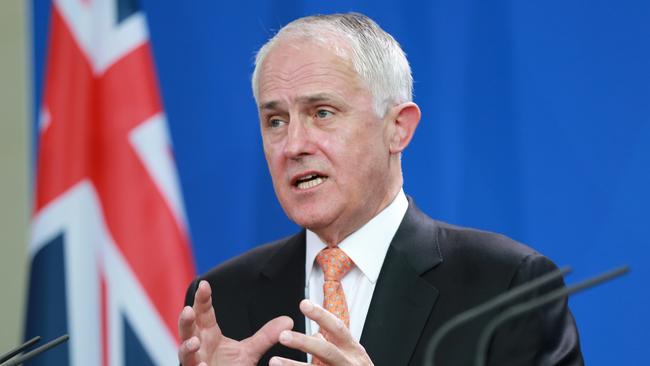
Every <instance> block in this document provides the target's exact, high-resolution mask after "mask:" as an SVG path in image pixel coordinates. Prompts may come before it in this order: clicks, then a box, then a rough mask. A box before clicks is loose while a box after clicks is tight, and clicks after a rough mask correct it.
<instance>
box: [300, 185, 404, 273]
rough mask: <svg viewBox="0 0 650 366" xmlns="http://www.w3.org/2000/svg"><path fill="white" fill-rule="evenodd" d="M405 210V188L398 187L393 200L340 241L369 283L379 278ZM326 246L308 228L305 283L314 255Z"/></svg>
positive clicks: (310, 270)
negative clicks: (398, 189)
mask: <svg viewBox="0 0 650 366" xmlns="http://www.w3.org/2000/svg"><path fill="white" fill-rule="evenodd" d="M407 209H408V200H407V199H406V195H405V194H404V190H402V189H400V191H399V193H397V196H395V198H394V199H393V202H391V203H390V204H389V205H388V206H387V207H386V208H384V209H383V210H382V211H381V212H380V213H379V214H377V215H376V216H375V217H373V218H372V219H371V220H370V221H368V222H367V223H366V224H365V225H363V226H362V227H361V228H359V230H357V231H355V232H353V233H352V234H350V235H349V236H348V237H347V238H345V239H344V240H343V241H342V242H341V243H339V248H340V249H341V250H343V252H345V254H347V256H348V257H350V259H352V261H353V262H354V264H355V265H356V267H357V268H359V270H361V272H363V274H364V275H365V276H366V277H367V278H368V280H370V281H371V282H372V283H375V282H376V281H377V278H378V277H379V272H380V271H381V266H382V264H383V263H384V258H385V257H386V253H387V252H388V247H389V246H390V242H391V241H392V240H393V236H395V233H396V232H397V229H398V228H399V225H400V223H401V222H402V219H403V218H404V214H405V213H406V210H407ZM326 246H327V245H326V244H325V243H323V241H322V240H321V239H320V238H319V237H318V235H316V234H315V233H314V232H313V231H311V230H307V252H306V257H305V279H306V281H307V283H309V277H310V276H311V273H312V269H313V267H314V260H315V259H316V256H317V255H318V253H319V252H320V251H321V250H322V249H323V248H325V247H326Z"/></svg>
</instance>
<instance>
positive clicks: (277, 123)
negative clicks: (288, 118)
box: [268, 118, 287, 128]
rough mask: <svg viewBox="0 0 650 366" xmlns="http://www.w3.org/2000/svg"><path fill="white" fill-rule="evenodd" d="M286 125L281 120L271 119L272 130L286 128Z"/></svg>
mask: <svg viewBox="0 0 650 366" xmlns="http://www.w3.org/2000/svg"><path fill="white" fill-rule="evenodd" d="M286 123H287V122H285V121H283V120H281V119H280V118H270V119H269V123H268V125H269V127H271V128H278V127H282V126H284V125H285V124H286Z"/></svg>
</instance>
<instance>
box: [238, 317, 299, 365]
mask: <svg viewBox="0 0 650 366" xmlns="http://www.w3.org/2000/svg"><path fill="white" fill-rule="evenodd" d="M292 328H293V319H291V318H289V317H288V316H279V317H277V318H275V319H272V320H270V321H269V322H268V323H266V324H264V326H263V327H262V328H260V330H258V331H257V332H256V333H255V334H253V335H252V336H251V337H249V338H246V339H245V340H243V341H242V343H246V348H247V349H248V352H249V353H250V355H251V356H253V357H254V358H255V359H256V360H259V359H260V358H262V355H263V354H264V353H265V352H266V351H267V350H268V349H269V348H271V346H273V345H274V344H276V343H278V337H280V333H281V332H282V331H284V330H290V329H292Z"/></svg>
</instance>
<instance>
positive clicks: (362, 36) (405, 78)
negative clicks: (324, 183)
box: [252, 13, 413, 117]
mask: <svg viewBox="0 0 650 366" xmlns="http://www.w3.org/2000/svg"><path fill="white" fill-rule="evenodd" d="M286 36H293V37H300V38H305V39H309V40H312V39H313V40H315V41H317V42H320V43H322V44H325V45H327V46H328V47H333V45H332V43H334V50H335V52H336V53H337V54H338V55H339V56H341V57H342V58H344V59H347V60H348V61H350V62H351V63H352V67H353V68H354V70H355V71H356V73H357V75H359V77H360V79H361V82H362V83H364V84H365V86H366V87H367V89H368V91H370V93H371V95H372V97H373V100H374V104H375V105H374V109H375V112H376V113H377V115H378V116H381V117H383V116H384V115H385V113H386V112H387V110H388V108H389V107H392V106H393V105H396V104H399V103H404V102H409V101H412V100H413V77H412V76H411V67H410V66H409V63H408V60H407V59H406V55H405V54H404V51H403V50H402V48H401V47H400V45H399V43H397V41H396V40H395V39H394V38H393V37H392V36H391V35H390V34H388V33H387V32H386V31H384V30H383V29H381V28H380V27H379V25H377V23H375V22H374V21H373V20H372V19H370V18H368V17H367V16H365V15H363V14H359V13H347V14H331V15H314V16H308V17H304V18H299V19H296V20H294V21H292V22H291V23H289V24H287V25H285V26H284V27H283V28H282V29H280V31H278V33H276V34H275V36H273V38H271V39H270V40H269V41H268V42H266V44H264V45H263V46H262V48H260V50H259V51H258V52H257V56H256V57H255V71H253V77H252V86H253V95H254V96H255V100H256V101H258V97H259V89H258V88H259V69H260V65H261V64H262V63H263V62H264V60H265V59H266V56H267V55H268V54H269V52H270V51H271V49H272V48H273V46H274V45H275V44H276V43H277V42H278V40H279V39H281V38H283V37H286ZM337 36H338V37H339V38H342V39H343V40H344V44H343V46H344V47H340V45H337V44H336V42H332V37H337ZM345 41H347V42H345Z"/></svg>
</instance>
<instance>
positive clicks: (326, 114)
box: [316, 109, 334, 119]
mask: <svg viewBox="0 0 650 366" xmlns="http://www.w3.org/2000/svg"><path fill="white" fill-rule="evenodd" d="M333 114H334V113H333V112H332V111H328V110H327V109H319V110H317V111H316V118H319V119H325V118H327V117H330V116H332V115H333Z"/></svg>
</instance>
